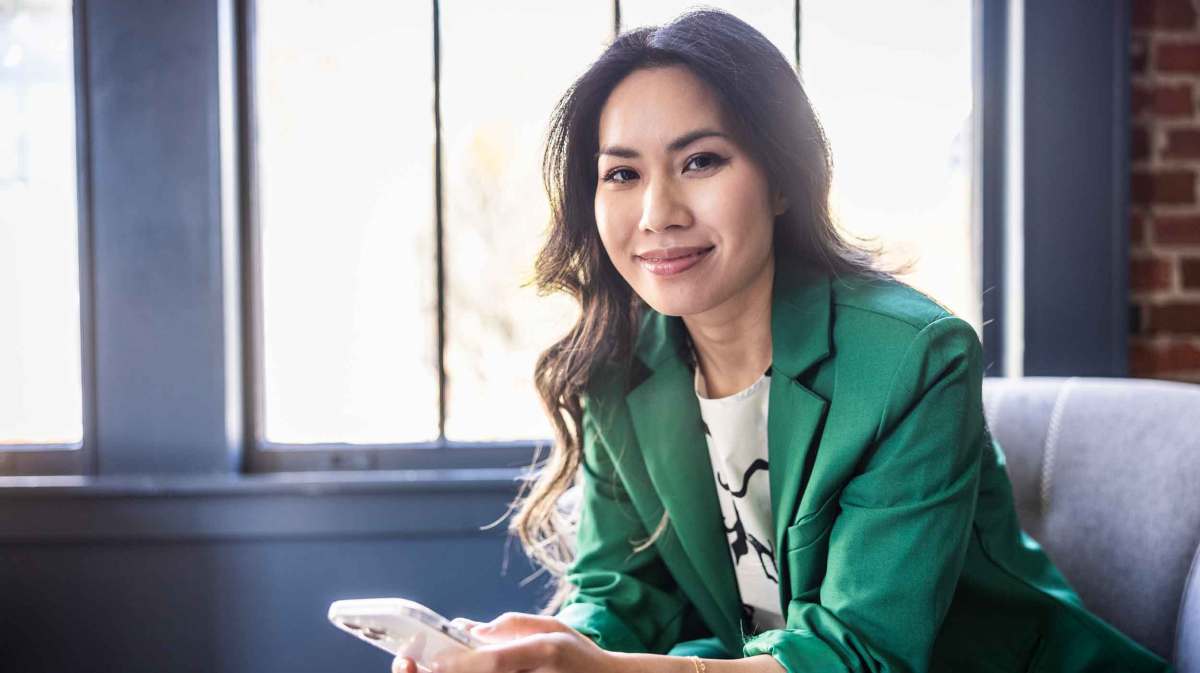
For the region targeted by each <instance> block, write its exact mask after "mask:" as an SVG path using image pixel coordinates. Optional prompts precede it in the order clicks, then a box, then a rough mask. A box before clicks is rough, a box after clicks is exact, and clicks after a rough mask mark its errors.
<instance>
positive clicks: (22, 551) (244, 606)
mask: <svg viewBox="0 0 1200 673" xmlns="http://www.w3.org/2000/svg"><path fill="white" fill-rule="evenodd" d="M504 547H505V540H504V537H503V535H502V534H489V535H475V536H446V537H439V536H421V537H414V536H392V537H385V538H377V539H367V538H345V539H334V538H327V539H318V540H309V539H304V540H260V541H252V540H246V541H232V540H231V541H221V540H216V541H190V542H152V543H91V544H63V543H59V544H8V545H5V546H4V547H0V596H2V597H3V598H2V603H3V604H4V607H5V609H4V610H2V611H0V634H3V638H2V645H0V652H2V653H3V655H2V657H0V670H3V671H13V672H16V671H21V672H26V673H34V672H38V671H124V672H129V673H134V672H137V671H147V672H150V671H154V672H162V671H172V672H178V673H186V672H192V671H194V672H196V673H201V672H204V673H213V672H216V671H220V672H222V673H239V672H245V673H251V672H253V673H272V672H278V673H297V672H299V671H339V672H341V671H377V672H380V673H383V672H385V671H388V670H389V666H390V663H391V659H390V657H389V656H388V655H387V654H386V653H385V652H383V651H382V650H376V649H375V648H373V647H371V646H369V645H367V644H365V643H361V642H359V641H357V640H355V639H354V638H351V637H350V636H348V635H345V634H343V633H341V632H340V631H338V630H337V629H335V628H334V627H333V626H331V625H329V624H328V622H327V621H326V619H325V612H326V609H327V608H328V606H329V603H330V602H331V601H332V600H335V599H338V598H349V597H371V596H403V597H409V598H413V599H416V600H419V601H422V602H424V603H426V604H427V605H429V606H431V607H433V608H435V609H437V610H439V611H440V612H442V613H443V614H446V615H448V616H454V615H463V616H469V617H472V618H490V617H491V616H494V615H496V614H498V613H500V612H503V611H505V610H522V611H529V610H532V609H534V607H535V606H534V603H535V602H536V601H537V599H538V598H539V597H538V596H537V595H535V593H536V590H537V589H538V588H539V587H541V586H542V578H538V580H535V581H534V582H531V583H530V584H529V585H528V586H527V587H525V588H521V587H519V586H518V583H519V582H520V581H521V580H522V578H524V577H526V576H528V575H529V574H530V572H531V569H530V566H529V564H528V562H527V561H526V560H525V558H524V555H523V554H522V553H521V552H520V548H519V545H517V544H515V542H514V543H513V544H512V545H511V549H510V550H509V559H508V567H507V572H506V574H503V575H502V574H501V569H502V567H503V565H504V559H503V556H504Z"/></svg>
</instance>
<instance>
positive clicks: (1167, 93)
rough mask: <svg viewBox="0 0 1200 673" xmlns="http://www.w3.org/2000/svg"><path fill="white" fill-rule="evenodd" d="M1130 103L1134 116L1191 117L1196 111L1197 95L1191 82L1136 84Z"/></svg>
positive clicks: (1132, 90)
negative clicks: (1153, 84) (1194, 93)
mask: <svg viewBox="0 0 1200 673" xmlns="http://www.w3.org/2000/svg"><path fill="white" fill-rule="evenodd" d="M1129 105H1130V108H1131V110H1132V111H1133V116H1135V117H1137V116H1145V115H1147V114H1153V115H1154V116H1155V117H1191V116H1193V115H1194V114H1195V113H1196V105H1195V96H1194V95H1193V91H1192V85H1190V84H1171V85H1161V86H1150V85H1145V84H1135V85H1133V87H1132V89H1131V91H1130V101H1129Z"/></svg>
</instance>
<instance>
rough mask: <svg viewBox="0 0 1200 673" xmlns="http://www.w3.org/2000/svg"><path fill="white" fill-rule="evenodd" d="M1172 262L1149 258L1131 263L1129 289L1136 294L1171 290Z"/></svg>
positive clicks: (1162, 258)
mask: <svg viewBox="0 0 1200 673" xmlns="http://www.w3.org/2000/svg"><path fill="white" fill-rule="evenodd" d="M1171 266H1172V265H1171V260H1170V259H1168V258H1165V257H1147V258H1144V259H1132V260H1130V261H1129V288H1130V289H1131V290H1133V291H1134V292H1150V291H1152V290H1169V289H1171Z"/></svg>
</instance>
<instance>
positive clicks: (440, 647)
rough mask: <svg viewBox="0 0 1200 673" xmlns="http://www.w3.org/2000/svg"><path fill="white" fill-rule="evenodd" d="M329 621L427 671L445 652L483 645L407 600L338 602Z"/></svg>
mask: <svg viewBox="0 0 1200 673" xmlns="http://www.w3.org/2000/svg"><path fill="white" fill-rule="evenodd" d="M329 621H330V622H332V623H333V625H334V626H336V627H338V628H339V629H341V630H343V631H345V632H346V633H349V634H350V635H352V636H355V637H356V638H360V639H362V640H365V641H366V642H368V643H371V644H372V645H374V646H376V647H378V648H380V649H382V650H384V651H386V652H388V653H389V654H391V655H393V656H400V655H403V656H405V657H408V658H409V659H412V660H413V661H414V662H415V663H416V664H417V668H419V669H421V670H424V671H428V670H430V668H429V665H430V663H431V662H432V661H433V658H434V657H436V656H437V655H438V654H440V653H442V652H445V651H463V650H469V649H474V648H476V647H479V646H480V645H483V642H482V641H480V640H479V639H478V638H476V637H474V636H472V635H471V634H470V633H468V632H467V631H464V630H463V629H460V628H458V627H456V626H453V625H452V624H450V620H448V619H446V618H445V617H443V616H441V615H439V614H438V613H436V612H434V611H433V610H430V609H429V608H427V607H425V606H424V605H421V604H420V603H417V602H416V601H410V600H406V599H404V598H363V599H354V600H341V601H334V602H333V603H332V604H331V605H330V606H329Z"/></svg>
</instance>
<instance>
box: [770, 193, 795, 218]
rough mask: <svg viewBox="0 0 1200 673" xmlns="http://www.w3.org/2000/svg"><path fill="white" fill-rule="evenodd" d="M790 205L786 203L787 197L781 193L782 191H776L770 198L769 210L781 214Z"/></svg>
mask: <svg viewBox="0 0 1200 673" xmlns="http://www.w3.org/2000/svg"><path fill="white" fill-rule="evenodd" d="M790 207H791V204H790V203H788V199H787V197H786V196H784V195H783V192H776V193H775V197H774V198H773V199H771V210H772V211H774V213H775V214H776V215H782V214H784V213H786V212H787V210H788V208H790Z"/></svg>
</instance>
